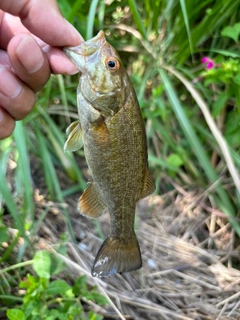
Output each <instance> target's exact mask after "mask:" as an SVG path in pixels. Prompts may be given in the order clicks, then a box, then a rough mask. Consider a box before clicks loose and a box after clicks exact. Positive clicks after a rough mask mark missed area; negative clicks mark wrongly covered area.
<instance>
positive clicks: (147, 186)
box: [141, 168, 156, 198]
mask: <svg viewBox="0 0 240 320" xmlns="http://www.w3.org/2000/svg"><path fill="white" fill-rule="evenodd" d="M155 188H156V187H155V183H154V181H153V178H152V176H151V173H150V171H149V169H148V168H147V170H146V175H145V181H144V188H143V193H142V197H141V198H145V197H147V196H149V195H150V194H151V193H153V191H154V190H155Z"/></svg>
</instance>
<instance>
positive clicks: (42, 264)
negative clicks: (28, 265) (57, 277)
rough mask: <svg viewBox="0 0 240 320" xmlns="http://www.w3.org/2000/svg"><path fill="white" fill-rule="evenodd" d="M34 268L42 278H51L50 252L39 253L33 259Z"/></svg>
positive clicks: (42, 251)
mask: <svg viewBox="0 0 240 320" xmlns="http://www.w3.org/2000/svg"><path fill="white" fill-rule="evenodd" d="M33 268H34V270H35V271H36V273H37V275H38V276H39V277H40V278H47V279H49V278H50V268H51V256H50V253H49V252H48V251H44V250H41V251H37V252H36V253H35V255H34V258H33Z"/></svg>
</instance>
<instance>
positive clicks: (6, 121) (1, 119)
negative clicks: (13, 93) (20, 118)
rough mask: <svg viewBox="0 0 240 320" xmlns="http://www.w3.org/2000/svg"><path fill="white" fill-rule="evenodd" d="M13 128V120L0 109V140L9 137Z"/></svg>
mask: <svg viewBox="0 0 240 320" xmlns="http://www.w3.org/2000/svg"><path fill="white" fill-rule="evenodd" d="M14 128H15V120H14V119H13V117H11V116H10V115H9V114H8V113H7V112H6V111H5V110H4V109H3V108H1V107H0V140H2V139H5V138H7V137H9V136H10V135H11V134H12V133H13V130H14Z"/></svg>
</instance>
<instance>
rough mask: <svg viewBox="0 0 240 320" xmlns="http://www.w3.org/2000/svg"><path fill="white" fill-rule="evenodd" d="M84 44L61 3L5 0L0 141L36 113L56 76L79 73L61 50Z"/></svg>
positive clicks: (1, 2) (0, 18)
mask: <svg viewBox="0 0 240 320" xmlns="http://www.w3.org/2000/svg"><path fill="white" fill-rule="evenodd" d="M81 42H83V39H82V37H81V35H80V34H79V33H78V32H77V30H76V29H75V28H74V27H73V26H72V25H71V24H69V23H68V22H67V20H65V19H64V18H63V17H62V15H61V13H60V11H59V8H58V5H57V3H56V0H28V1H26V0H0V140H1V139H4V138H6V137H8V136H9V135H11V133H12V132H13V130H14V127H15V121H16V120H21V119H23V118H24V117H26V115H27V114H28V113H29V112H30V111H31V109H32V107H33V105H34V103H35V93H36V92H37V91H39V90H40V89H41V88H42V87H43V86H44V85H45V84H46V82H47V81H48V79H49V77H50V74H51V72H53V73H62V74H74V73H76V72H77V69H76V67H75V66H74V65H73V64H72V62H71V61H70V60H69V59H68V58H67V57H66V55H65V54H64V53H63V51H62V50H61V49H60V48H59V47H63V46H77V45H79V44H80V43H81Z"/></svg>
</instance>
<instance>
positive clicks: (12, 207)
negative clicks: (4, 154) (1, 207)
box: [0, 166, 25, 237]
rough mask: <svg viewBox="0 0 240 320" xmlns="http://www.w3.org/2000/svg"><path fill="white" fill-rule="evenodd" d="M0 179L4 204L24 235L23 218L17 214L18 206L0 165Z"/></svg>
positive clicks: (0, 189) (0, 190)
mask: <svg viewBox="0 0 240 320" xmlns="http://www.w3.org/2000/svg"><path fill="white" fill-rule="evenodd" d="M0 181H1V182H0V192H1V194H2V196H3V199H4V201H5V204H6V206H7V208H8V211H9V212H10V214H11V216H12V217H13V220H14V223H15V225H16V228H17V229H18V230H19V231H20V233H21V236H23V237H25V230H24V220H23V219H21V217H20V215H19V211H18V208H17V206H16V203H15V201H14V198H13V196H12V194H11V191H10V189H9V187H8V182H7V180H6V178H5V174H4V171H3V169H2V167H1V166H0Z"/></svg>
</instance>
